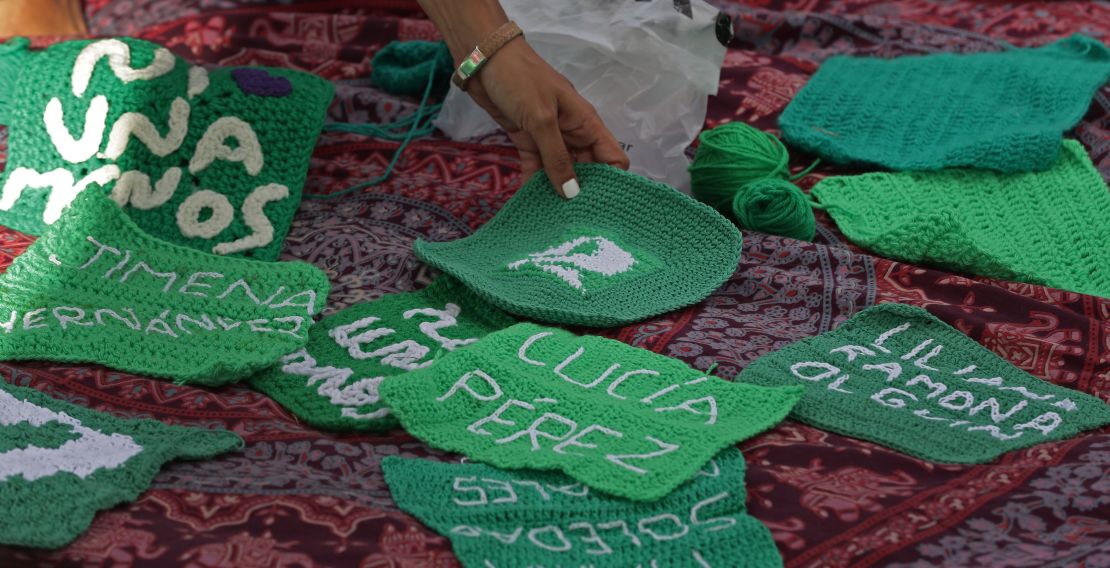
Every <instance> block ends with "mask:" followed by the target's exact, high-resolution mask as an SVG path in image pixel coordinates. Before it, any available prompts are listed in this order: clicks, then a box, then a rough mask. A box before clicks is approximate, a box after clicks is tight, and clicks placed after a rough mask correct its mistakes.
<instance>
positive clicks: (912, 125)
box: [779, 35, 1110, 172]
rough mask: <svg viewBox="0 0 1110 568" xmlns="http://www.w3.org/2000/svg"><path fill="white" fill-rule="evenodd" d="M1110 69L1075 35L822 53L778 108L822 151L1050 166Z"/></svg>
mask: <svg viewBox="0 0 1110 568" xmlns="http://www.w3.org/2000/svg"><path fill="white" fill-rule="evenodd" d="M1107 78H1110V49H1108V48H1107V47H1106V46H1104V45H1102V44H1101V43H1100V42H1099V41H1098V40H1094V39H1091V38H1089V37H1086V36H1082V35H1073V36H1071V37H1069V38H1067V39H1062V40H1060V41H1057V42H1055V43H1053V44H1050V45H1046V46H1043V47H1039V48H1036V49H1009V50H1006V51H1002V52H998V53H975V54H970V55H957V54H951V53H944V54H937V55H925V56H909V57H896V58H893V59H878V58H863V57H833V58H830V59H829V60H827V61H825V62H824V63H823V64H822V65H821V68H820V69H818V70H817V73H816V74H815V75H814V76H813V77H812V78H810V80H809V82H808V83H806V85H805V87H804V88H802V90H801V92H799V93H798V95H797V96H796V97H794V100H793V101H791V102H790V105H789V106H787V107H786V110H785V111H783V113H782V116H781V117H780V118H779V125H780V126H781V127H782V133H783V136H784V137H785V138H786V140H787V142H789V143H790V144H792V145H794V146H797V147H798V148H801V149H804V150H806V151H808V152H810V153H813V154H816V155H818V156H820V157H822V158H824V159H826V160H831V161H834V162H841V163H852V162H863V163H869V164H875V165H879V166H883V167H886V168H890V169H894V170H939V169H942V168H950V167H959V166H968V167H976V168H989V169H993V170H999V171H1003V172H1025V171H1039V170H1043V169H1046V168H1048V167H1051V166H1052V163H1053V162H1054V161H1055V160H1056V155H1057V154H1058V153H1059V151H1060V139H1061V135H1062V134H1063V132H1064V131H1066V130H1068V129H1070V128H1071V127H1072V126H1074V125H1075V124H1076V123H1078V122H1079V120H1080V119H1081V118H1083V115H1084V114H1085V113H1086V112H1087V107H1088V106H1089V105H1090V103H1091V98H1092V97H1094V95H1095V93H1096V92H1097V91H1098V88H1099V86H1101V85H1102V84H1103V83H1105V82H1106V80H1107Z"/></svg>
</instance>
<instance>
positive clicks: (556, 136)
mask: <svg viewBox="0 0 1110 568" xmlns="http://www.w3.org/2000/svg"><path fill="white" fill-rule="evenodd" d="M532 138H533V139H534V140H535V142H536V147H537V148H538V149H539V151H540V160H541V161H542V162H543V170H544V171H545V172H547V179H549V180H551V185H552V186H553V187H554V188H555V191H556V192H558V193H559V195H561V196H562V197H564V198H565V199H574V198H575V197H576V196H577V195H578V192H579V190H580V188H579V187H578V180H577V179H576V178H575V177H574V159H573V158H571V156H570V152H568V151H567V145H566V143H565V142H563V133H562V131H561V130H559V124H558V122H557V121H556V119H555V118H551V119H550V120H544V121H540V122H539V123H538V124H537V125H536V127H535V130H534V132H533V133H532Z"/></svg>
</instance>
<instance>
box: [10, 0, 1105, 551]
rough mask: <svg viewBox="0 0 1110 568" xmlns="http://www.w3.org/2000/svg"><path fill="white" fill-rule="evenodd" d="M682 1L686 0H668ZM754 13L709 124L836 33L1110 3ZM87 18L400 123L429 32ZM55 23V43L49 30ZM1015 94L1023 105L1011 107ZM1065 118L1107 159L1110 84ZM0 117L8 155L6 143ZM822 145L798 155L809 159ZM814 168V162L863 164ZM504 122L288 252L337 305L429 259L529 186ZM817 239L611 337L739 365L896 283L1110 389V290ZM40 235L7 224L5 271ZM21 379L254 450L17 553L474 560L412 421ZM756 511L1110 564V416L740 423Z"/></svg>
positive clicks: (305, 18) (1028, 367) (785, 4)
mask: <svg viewBox="0 0 1110 568" xmlns="http://www.w3.org/2000/svg"><path fill="white" fill-rule="evenodd" d="M653 1H670V0H653ZM714 3H715V4H716V5H717V6H718V7H720V8H721V9H722V10H723V11H724V12H725V13H727V14H728V15H730V16H731V17H732V19H733V23H734V26H735V29H736V38H735V39H734V40H733V43H732V44H731V46H730V48H729V50H728V54H727V56H726V59H725V66H724V69H723V71H722V74H721V88H720V92H719V95H718V96H717V97H715V98H712V99H711V100H710V103H709V114H708V118H707V121H706V122H707V126H713V125H715V124H717V123H719V122H721V121H723V120H726V119H727V120H743V121H746V122H749V123H752V124H754V125H756V126H758V127H760V128H764V129H771V130H773V129H775V127H776V124H777V117H778V115H779V113H780V112H781V111H782V109H783V108H784V107H785V106H786V104H787V103H788V102H789V101H790V99H791V97H792V96H793V95H794V93H796V92H797V91H798V89H800V88H801V87H802V86H803V85H804V84H805V82H806V80H807V78H808V77H809V76H810V75H811V74H812V73H813V72H814V70H815V69H816V68H817V66H818V65H819V63H820V62H821V61H822V60H824V59H825V58H828V57H830V56H832V55H838V54H856V55H862V54H869V55H897V54H913V53H930V52H936V51H965V52H970V51H984V50H997V49H1001V48H1002V46H1004V45H1006V44H1007V43H1009V44H1014V45H1021V46H1028V45H1038V44H1041V43H1047V42H1050V41H1053V40H1055V39H1059V38H1061V37H1066V36H1068V35H1070V34H1071V33H1074V32H1080V31H1082V32H1083V33H1086V34H1088V35H1091V36H1093V37H1096V38H1098V39H1100V40H1101V41H1104V42H1107V41H1110V6H1107V4H1106V3H1102V2H1083V1H1075V2H973V1H971V0H945V1H944V2H933V1H929V0H835V1H834V0H747V1H743V2H741V1H737V0H732V1H728V0H714ZM85 4H86V8H85V9H86V14H87V16H88V22H89V31H90V33H92V34H97V35H134V36H138V37H142V38H144V39H149V40H151V41H155V42H158V43H162V44H164V45H167V46H169V47H170V49H171V50H173V51H174V52H175V53H177V54H178V55H181V56H182V57H185V58H187V59H190V60H194V61H197V62H200V63H205V64H210V65H245V64H257V65H272V66H280V67H289V68H293V69H299V70H303V71H309V72H313V73H317V74H319V75H321V76H323V77H325V78H327V79H330V80H332V81H334V82H335V84H336V92H337V97H336V100H335V102H334V103H333V104H332V106H331V108H330V109H329V116H328V119H329V120H330V121H335V122H380V121H389V120H393V119H395V118H397V117H399V116H403V115H405V114H406V113H409V112H411V111H412V110H413V109H414V108H415V101H412V100H402V99H399V98H396V97H392V96H390V95H387V94H385V93H384V92H381V91H378V90H377V89H374V88H373V87H372V86H371V85H370V83H369V80H368V77H369V75H370V60H371V57H372V56H373V54H374V53H375V52H376V51H377V50H378V49H380V48H381V47H382V46H384V45H385V44H386V43H388V42H389V41H391V40H394V39H401V40H411V39H435V38H436V37H438V34H437V32H436V30H435V27H434V26H433V25H432V24H431V23H430V22H429V21H428V20H427V19H425V17H424V16H423V14H422V13H421V12H420V10H419V8H418V6H417V4H416V2H413V1H409V0H358V1H355V0H282V1H281V2H264V1H263V0H87V1H86V3H85ZM50 41H56V39H55V38H45V39H36V45H43V44H44V43H49V42H50ZM999 110H1000V112H1002V111H1004V110H1005V109H1001V108H1000V109H999ZM1071 136H1074V137H1075V138H1077V139H1078V140H1080V141H1081V142H1082V143H1083V144H1084V145H1085V147H1086V148H1087V150H1088V151H1089V152H1090V153H1091V156H1092V158H1093V160H1094V163H1095V165H1096V166H1097V167H1098V168H1099V170H1100V171H1101V172H1102V174H1103V176H1104V177H1106V178H1107V179H1110V143H1108V142H1107V141H1108V140H1110V87H1103V88H1102V90H1101V91H1100V92H1099V93H1098V95H1097V96H1096V97H1095V101H1094V103H1093V104H1092V106H1091V107H1090V109H1089V111H1088V113H1087V115H1086V116H1085V118H1084V119H1083V121H1082V122H1081V123H1080V125H1079V126H1078V127H1077V128H1076V129H1075V131H1074V132H1073V133H1071ZM4 140H5V137H4V134H3V129H2V128H0V160H2V156H4V155H5V154H6V147H5V143H4ZM395 147H396V144H395V143H393V142H385V141H380V140H375V139H367V138H361V137H357V136H353V135H348V134H336V133H325V135H323V136H322V137H321V139H320V141H319V142H318V144H317V147H316V150H315V154H314V156H313V159H312V163H311V169H310V171H309V174H308V183H307V185H306V188H305V192H306V193H310V194H327V193H331V192H335V191H338V190H341V189H343V188H345V187H348V186H350V185H353V184H354V183H357V182H359V181H362V180H366V179H369V178H372V177H374V176H377V175H379V174H380V173H381V172H382V171H383V170H384V168H385V166H386V164H387V163H388V162H389V159H390V157H391V156H392V153H393V150H394V148H395ZM810 159H811V158H810V157H808V156H804V155H796V156H795V161H796V163H795V165H803V164H808V163H809V161H810ZM845 171H846V170H837V169H833V168H830V167H824V166H822V167H819V168H818V169H817V173H816V175H813V176H810V177H808V178H806V179H805V180H803V185H806V186H808V185H811V184H812V183H814V182H815V181H816V179H817V178H819V177H820V176H821V175H828V174H832V173H845ZM520 183H521V176H520V172H519V167H518V162H517V159H516V157H515V152H514V150H513V149H512V148H511V146H509V145H508V143H507V140H506V139H505V138H504V136H501V135H491V136H488V137H485V138H482V139H475V140H470V141H466V142H453V141H450V140H446V139H444V138H442V137H440V136H432V137H430V138H426V139H421V140H418V141H416V142H414V143H413V144H412V145H411V146H410V148H409V149H408V150H407V151H406V152H405V154H404V156H403V157H402V159H401V160H400V161H399V163H398V164H397V167H396V169H395V174H394V175H393V177H392V178H390V180H389V181H387V182H385V183H383V184H381V185H379V186H376V187H374V188H370V189H368V190H366V191H365V192H364V193H361V194H357V195H347V196H344V197H342V198H338V199H335V200H312V199H306V200H305V202H304V203H303V205H302V206H301V209H300V211H299V212H298V214H297V217H296V220H295V223H294V226H293V228H292V230H291V231H290V235H289V238H288V240H287V241H286V244H285V249H284V253H283V257H284V258H286V259H302V260H306V261H309V262H312V263H314V264H316V265H317V266H319V267H320V268H321V269H323V270H325V271H327V273H328V275H329V277H330V278H331V280H332V283H333V286H334V291H333V293H332V295H331V298H330V304H329V306H328V307H329V309H330V310H331V311H334V310H337V309H341V308H343V307H346V306H349V305H351V304H352V303H355V302H361V301H366V300H370V299H374V298H377V297H380V296H381V295H382V294H386V293H392V292H402V291H408V290H413V289H416V288H419V287H422V286H424V285H426V284H427V283H428V282H430V281H431V279H432V278H434V276H435V274H434V273H433V272H432V270H431V269H429V268H427V267H426V266H424V265H422V264H421V263H420V262H419V261H417V259H416V258H415V256H413V254H412V250H411V243H412V241H413V240H415V239H416V238H425V239H429V240H449V239H454V238H457V237H460V236H463V235H466V234H468V233H469V232H471V231H473V230H474V229H476V228H477V227H479V226H481V225H482V224H483V223H484V222H485V221H487V220H489V219H490V218H491V217H492V216H493V215H494V213H496V212H497V210H498V209H499V208H500V207H501V205H502V204H504V202H505V201H506V200H507V199H508V198H509V197H510V196H511V195H512V193H513V192H514V191H515V190H516V188H518V187H519V186H520ZM819 223H820V226H819V229H818V236H817V239H816V240H815V242H814V243H805V242H801V241H795V240H791V239H786V238H781V237H772V236H766V235H762V234H758V233H750V232H748V233H745V235H744V250H743V258H742V260H741V263H740V265H739V267H738V268H737V271H736V273H735V274H734V275H733V276H732V277H731V278H730V279H729V280H728V281H727V282H726V283H725V284H724V285H723V286H722V287H721V288H720V289H719V290H717V291H716V292H715V293H714V294H712V295H711V296H710V297H708V298H707V299H705V300H704V301H703V302H701V303H699V304H697V305H694V306H690V307H688V308H685V309H682V310H679V311H675V312H671V313H667V314H664V315H661V316H658V317H655V318H652V319H650V320H647V321H643V322H639V323H636V324H633V325H629V326H627V327H624V328H618V329H609V330H604V331H603V332H602V333H604V334H605V335H607V336H609V337H613V338H616V339H619V340H621V341H625V342H627V343H631V344H634V345H638V346H641V347H645V348H647V349H651V350H652V351H655V352H658V353H662V354H665V355H669V356H673V357H677V358H679V359H682V360H683V361H685V362H687V363H689V364H691V365H693V366H695V367H698V368H701V369H707V368H709V367H710V366H712V365H714V364H715V365H717V368H716V371H715V373H716V374H717V375H719V376H721V377H725V378H729V377H732V376H735V375H736V373H738V372H739V371H740V370H741V369H743V368H744V367H745V366H746V365H748V364H749V363H751V362H752V361H753V360H755V359H756V358H757V357H759V356H760V355H763V354H765V353H767V352H769V351H771V350H773V349H776V348H778V347H781V346H783V345H786V344H788V343H790V342H793V341H796V340H798V339H801V338H803V337H808V336H812V335H816V334H819V333H822V332H824V331H827V330H829V329H830V328H831V327H833V326H835V325H837V324H839V323H840V322H842V321H843V320H845V319H847V318H849V317H851V316H852V315H853V314H855V313H856V312H858V311H859V310H862V309H863V308H865V307H867V306H870V305H873V304H875V303H877V302H891V301H897V302H904V303H908V304H913V305H917V306H922V307H924V308H926V309H927V310H929V311H930V312H931V313H933V314H934V315H936V316H937V317H939V318H941V319H942V320H944V321H945V322H947V323H949V324H951V325H953V326H955V327H956V328H958V329H960V330H961V331H963V332H964V333H966V334H967V335H969V336H970V337H971V338H973V339H975V340H976V341H978V342H980V343H981V344H983V345H984V346H986V347H987V348H989V349H991V350H992V351H994V352H995V353H998V354H999V355H1001V356H1002V357H1004V358H1006V359H1007V360H1009V361H1011V362H1012V363H1014V364H1015V365H1017V366H1018V367H1020V368H1022V369H1024V370H1025V371H1027V372H1029V373H1030V374H1032V375H1034V376H1036V377H1039V378H1041V379H1044V380H1047V381H1050V382H1052V383H1054V384H1057V385H1061V386H1064V387H1066V388H1072V389H1076V390H1079V391H1083V392H1086V393H1089V394H1092V395H1094V396H1097V397H1101V398H1102V399H1104V400H1110V300H1108V299H1101V298H1095V297H1092V296H1084V295H1081V294H1075V293H1071V292H1063V291H1059V290H1054V289H1050V288H1044V287H1041V286H1033V285H1029V284H1015V283H1009V282H1000V281H995V280H989V279H984V278H968V277H965V276H962V275H957V274H951V273H946V272H941V271H937V270H934V269H929V268H922V267H916V266H911V265H906V264H902V263H898V262H892V261H889V260H886V259H882V258H876V257H873V256H870V255H867V254H865V253H863V252H861V251H860V250H859V249H857V248H855V247H853V246H851V245H849V244H846V243H845V242H844V241H843V239H842V238H841V237H840V235H839V233H838V232H837V230H836V228H835V225H834V224H833V223H832V222H831V221H830V220H829V219H828V218H827V217H825V216H824V215H819ZM32 240H33V237H28V236H25V235H22V234H19V233H16V232H13V231H9V230H6V229H0V267H4V266H7V265H8V264H9V263H10V262H11V259H12V258H13V257H14V256H15V255H18V254H19V253H20V252H22V251H23V250H24V249H25V248H26V247H27V246H28V245H29V244H30V243H31V242H32ZM0 376H2V377H3V380H5V381H8V382H10V383H13V384H17V385H21V386H29V387H32V388H36V389H39V390H42V391H44V392H47V393H49V394H50V395H52V396H55V397H57V398H60V399H63V400H66V401H69V402H72V403H74V404H79V405H82V406H87V407H90V408H95V409H97V410H103V411H107V412H111V413H112V414H114V415H117V416H121V417H128V418H130V417H144V418H149V417H157V418H160V419H162V420H165V421H169V422H172V423H175V424H181V425H185V426H206V425H210V424H218V425H219V426H221V427H225V428H229V429H231V430H233V431H235V432H236V433H238V434H239V435H241V436H242V437H243V438H244V439H245V440H246V442H247V447H246V450H245V451H244V452H242V453H240V454H236V455H231V456H225V457H222V458H217V459H215V460H211V461H207V462H200V463H181V464H176V465H173V466H171V467H168V468H167V469H165V470H164V471H163V472H162V473H161V474H160V475H159V476H158V477H157V478H155V481H154V485H153V487H152V489H151V490H150V491H148V492H146V493H145V494H143V496H142V497H141V498H140V499H139V500H138V501H136V502H134V503H131V504H129V505H125V506H121V507H117V508H114V509H112V510H110V511H106V512H103V513H101V514H100V515H99V516H97V518H96V520H95V521H94V522H93V525H92V528H91V529H90V530H89V531H88V532H87V533H86V534H84V535H83V536H82V537H80V538H79V539H78V540H77V541H75V542H74V543H72V544H71V545H70V546H68V547H66V548H64V549H61V550H57V551H52V552H51V551H31V550H27V549H18V548H3V547H0V558H2V559H3V560H2V561H0V563H2V564H4V565H5V566H72V565H97V566H99V565H111V566H141V567H147V566H149V567H160V566H167V565H188V566H197V567H208V566H306V567H307V566H360V567H366V568H370V567H374V568H378V567H400V566H434V567H437V568H447V567H452V566H458V562H457V560H456V559H455V557H454V555H453V554H452V553H451V550H450V543H449V542H448V541H447V540H446V539H444V538H441V537H439V536H438V535H436V534H435V533H433V532H431V531H429V530H428V529H427V528H425V527H424V526H423V525H422V524H420V523H419V522H418V521H417V520H415V519H413V518H412V517H410V516H408V515H406V514H404V513H402V512H400V511H399V510H398V509H397V507H396V505H395V504H394V503H393V501H392V499H391V498H390V495H389V491H388V488H387V487H386V485H385V482H384V480H383V478H382V472H381V466H380V463H381V460H382V459H383V458H384V457H386V456H392V455H400V456H411V457H424V458H432V459H440V460H450V459H457V456H450V455H446V454H443V453H442V452H438V451H434V450H431V449H429V448H428V447H426V446H425V445H423V444H421V443H419V442H417V441H416V440H414V439H412V438H411V437H409V436H407V435H406V434H404V432H403V431H400V430H397V431H393V432H390V433H386V434H381V435H356V436H352V435H344V436H339V435H334V434H328V433H322V432H319V431H316V430H313V429H311V428H308V427H306V426H304V425H302V424H300V423H298V422H297V420H296V419H294V418H293V416H291V415H290V414H288V413H287V412H286V411H285V410H283V409H282V408H281V407H280V406H278V405H277V404H276V403H274V402H273V401H272V400H270V399H268V398H267V397H265V396H263V395H261V394H258V393H255V392H253V391H250V390H248V389H245V388H243V387H237V386H231V387H225V388H222V389H219V390H205V389H198V388H194V387H188V386H177V385H172V384H168V383H165V382H161V381H154V380H150V379H147V378H143V377H138V376H133V375H128V374H125V373H118V372H115V371H111V370H107V369H104V368H101V367H91V366H64V365H56V364H50V363H42V362H23V363H18V364H16V363H10V364H0ZM741 448H742V449H743V450H744V454H745V457H746V458H747V461H748V474H747V484H748V492H749V499H748V509H749V511H750V513H751V514H752V515H753V516H755V517H756V518H758V519H759V520H761V521H762V522H763V523H765V524H766V525H767V526H768V527H769V528H770V529H771V532H772V534H773V535H774V538H775V541H776V544H777V546H778V548H779V550H780V551H781V552H782V555H783V558H784V560H785V562H786V564H787V565H788V566H796V567H801V566H845V567H849V566H850V567H859V566H888V565H889V566H899V567H912V568H919V567H927V566H1074V565H1084V564H1086V565H1091V566H1094V565H1102V564H1106V563H1107V562H1108V561H1110V551H1108V550H1107V545H1106V542H1107V539H1108V538H1110V522H1108V521H1107V518H1106V515H1105V513H1103V512H1102V511H1104V510H1105V508H1106V505H1107V503H1108V501H1107V500H1108V498H1110V497H1108V494H1110V493H1108V491H1110V489H1108V488H1107V484H1106V482H1105V479H1104V477H1105V471H1106V468H1107V464H1108V463H1110V429H1105V428H1104V429H1102V430H1098V431H1094V432H1089V433H1086V434H1082V435H1080V436H1078V437H1076V438H1074V439H1071V440H1066V441H1061V442H1055V443H1049V444H1042V445H1039V446H1036V447H1033V448H1029V449H1026V450H1019V451H1016V452H1011V453H1008V454H1006V455H1004V456H1002V457H1001V458H999V459H998V460H995V461H994V462H991V463H988V464H984V465H978V466H952V465H939V464H934V463H930V462H925V461H922V460H918V459H915V458H912V457H909V456H906V455H904V454H900V453H897V452H894V451H891V450H888V449H885V448H882V447H880V446H877V445H874V444H870V443H867V442H863V441H859V440H854V439H851V438H846V437H843V436H838V435H835V434H831V433H828V432H824V431H821V430H818V429H815V428H811V427H808V426H805V425H802V424H799V423H796V422H791V421H787V422H785V423H783V424H782V425H780V426H779V427H777V428H775V429H774V430H771V431H770V432H767V433H765V434H763V435H760V436H757V437H755V438H753V439H751V440H749V441H747V442H745V443H744V444H742V445H741Z"/></svg>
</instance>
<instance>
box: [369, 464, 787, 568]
mask: <svg viewBox="0 0 1110 568" xmlns="http://www.w3.org/2000/svg"><path fill="white" fill-rule="evenodd" d="M382 470H383V471H384V472H385V480H386V482H387V483H388V484H389V488H390V492H391V493H392V494H393V498H394V499H395V500H396V501H397V505H398V506H399V507H401V509H402V510H404V511H406V512H408V513H410V514H412V515H414V516H415V517H417V518H418V519H420V521H421V522H423V523H425V524H427V525H428V526H429V527H431V528H432V529H433V530H435V531H436V532H438V533H440V534H442V535H443V536H446V537H447V538H449V539H451V548H452V549H453V550H454V552H455V554H456V555H457V556H458V557H459V558H460V560H461V561H462V563H463V565H464V566H467V567H468V568H469V567H481V568H486V567H488V566H497V567H502V566H504V567H508V566H594V567H595V568H603V567H618V566H619V567H624V566H692V567H693V566H732V567H746V568H757V567H758V568H764V567H765V568H772V567H778V566H782V558H781V557H780V556H779V553H778V550H777V549H776V548H775V543H774V541H773V540H772V538H771V532H770V531H768V530H767V527H765V526H763V524H761V523H760V522H759V521H758V520H756V519H755V518H753V517H752V516H750V515H748V514H747V512H746V511H745V508H744V498H745V491H744V456H742V455H741V454H740V450H737V449H736V448H729V449H726V450H724V451H722V452H721V453H720V454H718V455H717V456H716V457H715V458H713V459H712V460H711V461H710V462H709V463H708V464H707V465H706V467H704V468H702V469H701V470H700V471H698V472H697V474H696V475H695V477H694V479H692V480H691V481H690V482H688V483H686V484H684V485H683V486H682V487H679V488H678V489H676V490H675V491H674V492H673V493H671V494H670V495H667V496H666V497H664V498H663V499H660V500H659V501H656V502H654V503H636V502H633V501H627V500H624V499H618V498H615V497H609V496H607V495H601V494H598V493H595V492H593V491H590V488H589V487H586V486H584V485H582V484H581V483H576V482H575V481H574V480H573V479H571V478H569V477H567V476H565V475H562V474H559V473H554V472H543V471H528V470H523V471H503V470H500V469H496V468H493V467H490V466H487V465H482V464H474V463H470V464H451V463H441V462H435V461H430V460H419V459H405V458H399V457H394V456H391V457H387V458H385V459H384V460H383V461H382Z"/></svg>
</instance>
